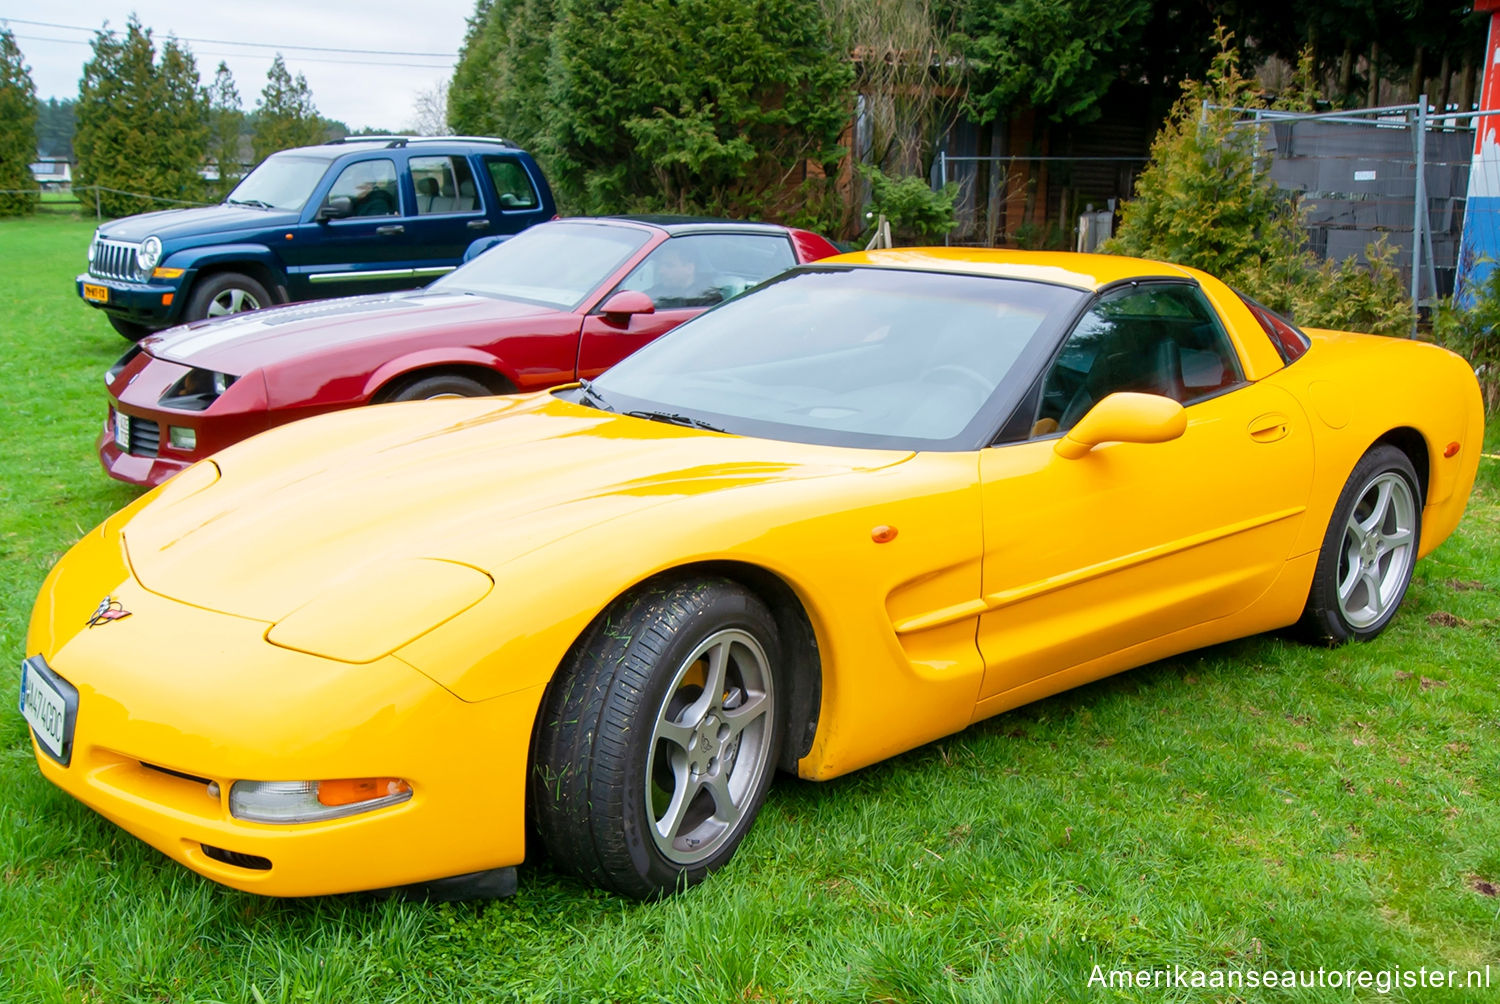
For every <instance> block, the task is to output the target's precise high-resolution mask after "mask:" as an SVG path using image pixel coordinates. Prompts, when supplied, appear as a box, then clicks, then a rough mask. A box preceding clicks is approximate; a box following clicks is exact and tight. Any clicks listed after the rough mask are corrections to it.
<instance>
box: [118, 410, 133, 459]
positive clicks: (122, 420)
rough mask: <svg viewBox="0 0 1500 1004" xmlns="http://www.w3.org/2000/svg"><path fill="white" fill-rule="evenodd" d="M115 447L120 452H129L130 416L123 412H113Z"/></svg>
mask: <svg viewBox="0 0 1500 1004" xmlns="http://www.w3.org/2000/svg"><path fill="white" fill-rule="evenodd" d="M115 445H116V446H118V447H119V448H120V452H122V453H129V452H130V416H129V415H127V414H125V413H124V412H123V411H117V412H115Z"/></svg>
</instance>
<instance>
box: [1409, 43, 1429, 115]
mask: <svg viewBox="0 0 1500 1004" xmlns="http://www.w3.org/2000/svg"><path fill="white" fill-rule="evenodd" d="M1423 55H1425V53H1423V52H1422V47H1421V46H1420V45H1419V46H1417V51H1416V54H1415V55H1413V56H1412V60H1411V76H1410V77H1408V78H1407V80H1406V83H1407V91H1408V92H1409V93H1410V94H1411V97H1410V98H1408V99H1407V100H1408V101H1409V102H1410V103H1411V104H1416V103H1417V102H1418V101H1419V100H1421V98H1422V90H1423V88H1424V87H1425V86H1426V84H1427V78H1426V77H1424V76H1422V57H1423Z"/></svg>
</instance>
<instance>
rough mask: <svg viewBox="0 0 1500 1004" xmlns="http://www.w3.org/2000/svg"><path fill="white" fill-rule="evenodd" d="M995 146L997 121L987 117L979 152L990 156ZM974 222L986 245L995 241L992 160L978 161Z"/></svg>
mask: <svg viewBox="0 0 1500 1004" xmlns="http://www.w3.org/2000/svg"><path fill="white" fill-rule="evenodd" d="M994 146H995V123H994V120H992V119H986V120H985V121H983V122H981V123H979V143H978V147H979V149H978V151H977V152H978V154H979V156H980V157H989V156H991V155H992V153H993V152H994ZM974 223H975V229H976V230H977V231H978V232H979V240H980V242H981V243H982V244H984V246H985V247H990V246H992V245H993V244H994V243H995V230H994V228H993V227H991V226H990V162H989V161H988V160H980V161H977V162H976V167H975V170H974Z"/></svg>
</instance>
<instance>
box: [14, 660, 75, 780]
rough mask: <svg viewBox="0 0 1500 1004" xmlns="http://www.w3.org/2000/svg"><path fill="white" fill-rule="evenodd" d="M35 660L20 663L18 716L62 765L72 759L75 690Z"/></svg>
mask: <svg viewBox="0 0 1500 1004" xmlns="http://www.w3.org/2000/svg"><path fill="white" fill-rule="evenodd" d="M40 662H41V660H40V658H38V657H33V658H30V659H27V660H26V661H25V662H23V663H21V702H20V704H21V715H22V716H23V717H24V718H25V719H26V721H27V723H28V724H29V725H30V726H31V729H32V731H33V732H34V733H35V734H36V738H37V742H39V743H41V744H42V746H43V748H45V749H46V750H47V752H49V753H51V754H52V755H53V756H54V757H56V758H57V759H58V760H60V761H61V762H62V763H63V764H64V765H66V764H67V762H68V760H69V759H71V754H72V750H71V749H70V747H71V745H72V741H73V724H74V719H75V718H76V717H77V712H78V691H76V690H74V689H73V687H72V686H71V685H70V684H69V683H67V681H65V680H63V679H62V678H61V677H59V676H57V674H55V673H52V672H50V671H48V670H46V669H44V668H42V667H41V666H39V665H38V663H40Z"/></svg>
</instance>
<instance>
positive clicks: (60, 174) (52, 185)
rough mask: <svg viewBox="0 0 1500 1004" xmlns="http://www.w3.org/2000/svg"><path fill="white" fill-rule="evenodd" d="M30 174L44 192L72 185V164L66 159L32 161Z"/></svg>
mask: <svg viewBox="0 0 1500 1004" xmlns="http://www.w3.org/2000/svg"><path fill="white" fill-rule="evenodd" d="M31 176H32V177H33V178H35V179H36V181H37V184H39V185H41V186H42V191H44V192H48V191H53V190H57V189H68V188H72V187H73V165H72V164H70V163H69V162H67V161H66V160H36V161H33V162H32V164H31Z"/></svg>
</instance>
